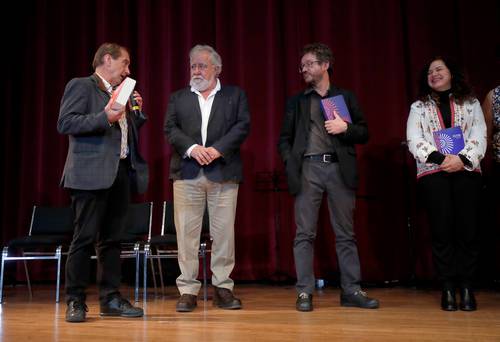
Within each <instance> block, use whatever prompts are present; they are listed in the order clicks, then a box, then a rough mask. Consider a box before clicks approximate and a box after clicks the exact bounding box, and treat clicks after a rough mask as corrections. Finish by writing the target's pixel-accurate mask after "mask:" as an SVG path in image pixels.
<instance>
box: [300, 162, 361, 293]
mask: <svg viewBox="0 0 500 342" xmlns="http://www.w3.org/2000/svg"><path fill="white" fill-rule="evenodd" d="M325 192H326V194H327V200H328V210H329V213H330V222H331V224H332V226H333V231H334V233H335V249H336V251H337V259H338V264H339V270H340V284H341V287H342V291H343V292H344V293H346V294H351V293H353V292H355V291H357V290H359V289H360V285H359V283H360V280H361V271H360V265H359V256H358V249H357V245H356V237H355V235H354V229H353V210H354V203H355V192H354V190H353V189H351V188H348V187H347V186H346V185H345V184H344V181H343V179H342V176H341V174H340V170H339V164H338V163H323V162H318V161H310V160H304V163H303V166H302V180H301V190H300V192H299V194H297V196H296V197H295V223H296V225H297V231H296V234H295V240H294V245H293V254H294V257H295V268H296V271H297V284H296V289H297V292H298V293H301V292H306V293H309V294H312V293H313V292H314V280H315V278H314V267H313V264H314V240H315V239H316V231H317V222H318V212H319V208H320V206H321V202H322V200H323V194H324V193H325Z"/></svg>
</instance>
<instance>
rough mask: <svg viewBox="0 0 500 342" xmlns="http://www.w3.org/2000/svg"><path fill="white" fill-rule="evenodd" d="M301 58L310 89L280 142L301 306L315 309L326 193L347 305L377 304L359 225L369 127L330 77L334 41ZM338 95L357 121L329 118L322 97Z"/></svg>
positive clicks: (291, 104) (291, 112) (290, 108)
mask: <svg viewBox="0 0 500 342" xmlns="http://www.w3.org/2000/svg"><path fill="white" fill-rule="evenodd" d="M300 63H301V64H300V67H299V71H300V73H301V74H302V76H303V78H304V81H305V82H306V83H307V85H308V88H307V89H306V90H305V91H303V92H301V93H300V94H298V95H296V96H294V97H292V98H290V99H289V100H288V102H287V106H286V113H285V118H284V120H283V125H282V128H281V134H280V137H279V143H278V149H279V153H280V154H281V157H282V159H283V161H284V162H285V167H286V173H287V178H288V187H289V191H290V193H291V194H292V195H294V196H295V223H296V225H297V231H296V235H295V241H294V245H293V252H294V257H295V268H296V271H297V284H296V289H297V293H298V297H297V301H296V308H297V310H298V311H312V309H313V304H312V296H313V292H314V272H313V271H314V269H313V257H314V253H313V247H314V240H315V238H316V229H317V221H318V211H319V208H320V205H321V202H322V200H323V194H324V193H326V195H327V199H328V208H329V211H330V220H331V221H332V222H331V223H332V226H333V230H334V232H335V235H336V250H337V257H338V262H339V268H340V282H341V288H342V294H341V305H342V306H355V307H361V308H377V307H378V305H379V303H378V301H377V300H376V299H372V298H368V297H367V296H366V294H365V292H363V291H361V288H360V284H359V283H360V281H361V271H360V265H359V256H358V250H357V246H356V238H355V235H354V228H353V211H354V203H355V195H356V193H355V189H356V187H357V184H358V176H357V169H356V150H355V148H354V145H355V144H363V143H366V142H367V141H368V127H367V125H366V121H365V119H364V117H363V113H362V112H361V108H360V107H359V105H358V102H357V101H356V97H355V96H354V94H353V93H351V92H350V91H348V90H345V89H340V88H337V87H335V86H334V85H332V84H331V82H330V76H331V74H332V63H333V55H332V52H331V50H330V48H329V47H328V46H326V45H324V44H320V43H316V44H310V45H306V46H305V47H304V49H303V51H302V59H301V62H300ZM337 95H342V96H343V97H344V100H345V102H346V105H347V108H348V110H349V112H350V116H351V119H352V122H346V121H344V120H343V119H342V118H341V117H340V116H339V115H337V116H336V117H335V118H334V119H333V120H325V118H324V116H323V110H322V108H321V100H322V99H324V98H328V97H331V96H337Z"/></svg>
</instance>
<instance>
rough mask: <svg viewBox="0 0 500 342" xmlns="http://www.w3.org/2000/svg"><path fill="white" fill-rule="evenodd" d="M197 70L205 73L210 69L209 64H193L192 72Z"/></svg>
mask: <svg viewBox="0 0 500 342" xmlns="http://www.w3.org/2000/svg"><path fill="white" fill-rule="evenodd" d="M196 69H200V70H201V71H205V70H207V69H208V64H205V63H194V64H191V70H193V71H194V70H196Z"/></svg>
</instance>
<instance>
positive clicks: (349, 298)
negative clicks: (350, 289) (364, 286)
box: [340, 290, 379, 309]
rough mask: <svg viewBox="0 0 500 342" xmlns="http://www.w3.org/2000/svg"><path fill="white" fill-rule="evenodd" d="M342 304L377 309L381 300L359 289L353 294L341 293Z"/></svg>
mask: <svg viewBox="0 0 500 342" xmlns="http://www.w3.org/2000/svg"><path fill="white" fill-rule="evenodd" d="M340 305H341V306H348V307H356V308H362V309H377V308H378V307H379V302H378V300H376V299H373V298H370V297H368V296H367V295H366V292H363V291H361V290H359V291H356V292H354V293H351V294H343V293H342V294H341V295H340Z"/></svg>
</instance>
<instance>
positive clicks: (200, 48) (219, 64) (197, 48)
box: [189, 44, 222, 72]
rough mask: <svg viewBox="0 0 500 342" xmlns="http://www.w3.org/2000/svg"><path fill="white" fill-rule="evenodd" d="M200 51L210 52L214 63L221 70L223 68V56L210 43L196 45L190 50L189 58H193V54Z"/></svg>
mask: <svg viewBox="0 0 500 342" xmlns="http://www.w3.org/2000/svg"><path fill="white" fill-rule="evenodd" d="M200 52H208V53H209V54H210V60H211V62H212V64H213V65H215V66H216V67H218V69H219V72H220V71H221V70H222V58H221V57H220V55H219V54H218V53H217V51H215V49H214V48H213V47H211V46H210V45H201V44H198V45H195V46H194V47H193V48H192V49H191V51H189V59H190V60H191V59H193V56H194V55H196V54H197V53H200Z"/></svg>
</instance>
